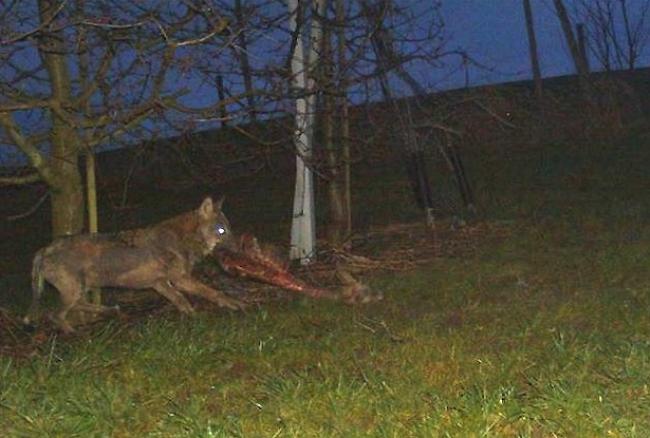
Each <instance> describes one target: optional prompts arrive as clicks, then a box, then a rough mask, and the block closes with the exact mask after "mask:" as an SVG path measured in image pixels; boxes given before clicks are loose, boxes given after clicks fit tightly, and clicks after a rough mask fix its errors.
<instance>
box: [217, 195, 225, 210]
mask: <svg viewBox="0 0 650 438" xmlns="http://www.w3.org/2000/svg"><path fill="white" fill-rule="evenodd" d="M225 200H226V197H225V196H221V198H219V199H218V200H217V202H216V207H217V210H221V207H222V206H223V201H225Z"/></svg>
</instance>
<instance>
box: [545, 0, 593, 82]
mask: <svg viewBox="0 0 650 438" xmlns="http://www.w3.org/2000/svg"><path fill="white" fill-rule="evenodd" d="M553 4H554V5H555V13H556V14H557V17H558V19H559V20H560V24H561V26H562V32H563V33H564V39H565V40H566V43H567V46H568V47H569V51H570V52H571V58H572V59H573V63H574V65H575V68H576V72H577V73H578V75H579V76H580V77H581V78H587V77H588V76H589V68H588V67H587V62H586V59H585V58H583V56H582V54H581V53H580V48H579V46H578V40H577V39H576V36H575V34H574V33H573V26H572V25H571V19H570V18H569V14H568V12H567V10H566V7H565V6H564V2H563V1H562V0H553Z"/></svg>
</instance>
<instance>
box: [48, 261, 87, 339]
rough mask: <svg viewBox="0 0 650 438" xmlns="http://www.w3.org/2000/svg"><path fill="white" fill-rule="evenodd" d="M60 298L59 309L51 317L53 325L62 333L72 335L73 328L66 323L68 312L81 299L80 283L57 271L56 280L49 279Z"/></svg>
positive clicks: (71, 275)
mask: <svg viewBox="0 0 650 438" xmlns="http://www.w3.org/2000/svg"><path fill="white" fill-rule="evenodd" d="M49 280H50V283H52V284H53V285H54V287H56V288H57V290H58V291H59V294H60V296H61V308H60V309H59V310H58V311H57V312H56V313H55V314H54V316H53V317H52V319H53V321H54V323H55V324H56V325H57V326H58V327H59V328H60V329H61V330H62V331H63V332H64V333H72V332H74V328H73V327H72V326H71V325H70V323H69V322H68V321H67V319H66V318H67V316H68V312H69V311H70V310H71V309H72V308H74V307H75V306H76V305H77V303H79V301H80V300H81V299H82V298H83V294H84V289H83V285H82V283H81V281H80V280H79V279H78V278H77V277H76V276H75V275H74V274H71V273H69V272H66V271H59V272H58V276H57V278H53V279H49Z"/></svg>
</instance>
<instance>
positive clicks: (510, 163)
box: [0, 134, 650, 437]
mask: <svg viewBox="0 0 650 438" xmlns="http://www.w3.org/2000/svg"><path fill="white" fill-rule="evenodd" d="M648 146H650V142H649V141H648V139H647V137H645V138H644V137H643V136H642V135H640V134H637V135H633V136H631V137H630V138H627V139H622V140H621V141H620V142H619V143H618V144H616V145H604V146H595V145H594V146H591V147H589V148H588V149H587V148H584V149H580V148H562V147H560V146H549V147H547V148H544V150H531V151H524V152H520V153H517V154H512V156H510V157H491V156H490V155H488V154H478V153H477V154H475V155H470V156H469V165H470V166H471V174H472V175H473V176H474V178H475V184H476V186H477V188H478V189H479V190H478V196H479V199H480V205H481V206H483V208H484V211H483V213H484V215H485V217H486V219H487V220H499V221H506V223H508V224H509V227H510V234H509V235H508V236H507V237H506V238H505V239H503V240H501V241H500V242H498V243H490V244H485V245H483V246H480V247H479V249H478V251H477V252H476V253H475V254H473V255H472V256H468V257H464V258H442V259H438V260H436V261H435V262H433V263H431V264H428V265H426V266H423V267H420V268H418V269H416V270H412V271H407V272H402V273H379V274H373V275H370V276H368V277H367V278H366V280H367V281H368V282H369V283H370V284H371V286H372V287H373V288H374V289H377V290H381V291H383V292H384V295H385V299H384V301H383V302H380V303H377V304H372V305H368V306H359V307H347V306H344V305H339V304H336V303H327V302H315V301H311V300H307V299H300V300H296V301H292V302H286V303H273V304H269V305H265V306H263V307H261V308H259V309H253V310H251V311H249V312H248V313H247V314H235V313H227V312H220V311H215V312H212V313H208V312H203V313H200V314H199V315H198V316H197V317H196V318H193V319H185V318H182V317H180V316H176V315H175V314H173V313H172V314H169V315H159V316H156V317H152V318H145V319H143V320H141V321H138V322H137V323H135V324H131V325H129V326H120V324H119V322H118V321H117V320H115V321H113V322H110V323H107V324H105V325H103V326H100V327H98V328H97V329H96V331H95V332H94V333H93V334H92V336H89V337H83V336H80V337H76V338H72V339H61V338H57V337H56V336H53V337H51V338H50V339H49V340H48V341H46V342H45V343H44V344H43V345H42V347H41V349H40V353H39V354H38V355H37V357H34V358H31V359H22V360H13V359H10V358H6V357H5V358H0V413H1V414H0V430H2V431H3V433H2V435H3V436H61V437H74V436H79V437H82V436H83V437H88V436H164V437H168V436H188V437H210V436H224V437H225V436H227V437H231V436H241V437H256V436H259V437H273V436H283V437H284V436H287V437H292V436H295V437H310V436H313V437H322V436H341V437H355V436H376V437H405V436H419V437H430V436H452V437H483V436H486V437H503V436H506V437H507V436H513V437H515V436H521V437H546V436H587V437H591V436H613V437H635V436H638V437H645V436H649V435H650V416H648V406H650V383H648V382H650V317H649V315H650V270H649V269H648V260H650V220H649V219H650V197H648V195H647V193H648V190H647V189H648V184H647V176H646V175H647V172H646V170H645V169H646V168H647V163H648V162H650V147H648ZM498 158H501V159H498ZM504 158H508V159H504ZM364 172H365V173H364ZM376 172H386V174H387V175H389V177H386V178H383V179H379V178H376V177H375V178H372V172H371V171H370V170H366V171H363V172H362V175H364V176H363V178H369V179H368V180H372V181H375V182H376V183H375V184H373V185H369V184H368V185H367V186H364V185H363V184H361V183H360V184H359V187H358V188H359V191H358V193H357V197H358V199H364V198H365V199H366V200H367V206H366V207H367V208H364V209H363V211H362V212H361V213H359V216H358V217H357V222H358V223H361V224H364V225H372V224H381V223H387V222H390V221H400V220H413V219H415V218H416V217H417V210H415V209H413V207H410V206H409V199H408V196H409V194H410V193H409V192H408V191H407V190H406V188H405V187H406V186H405V185H404V184H403V183H401V182H399V173H397V172H395V171H394V170H393V172H392V173H391V172H389V171H388V170H387V169H379V170H376ZM271 180H272V178H271ZM278 184H279V185H280V186H282V184H284V185H286V184H285V183H284V182H279V183H278ZM400 184H401V185H400ZM400 187H401V188H400ZM274 190H275V189H274ZM259 192H261V190H257V191H255V190H250V191H246V189H245V188H244V189H242V192H241V193H242V194H241V195H240V196H241V198H240V199H238V200H233V204H232V205H233V211H237V212H236V213H234V216H235V217H236V220H233V222H234V223H235V225H237V224H238V223H239V224H243V225H242V227H248V228H250V229H253V230H255V231H256V232H257V233H258V235H260V236H265V235H278V236H281V235H283V233H286V231H287V228H286V224H277V223H273V222H274V221H280V220H281V218H282V217H283V213H282V209H281V208H279V206H283V207H286V205H287V204H288V202H287V200H288V199H289V198H288V197H287V195H286V194H284V193H283V192H282V191H281V190H279V189H277V190H276V191H275V192H274V193H275V194H276V195H277V196H278V197H283V198H282V199H281V200H279V201H271V202H269V201H268V197H266V198H265V197H264V196H262V195H261V194H260V193H259ZM233 193H234V189H233ZM229 196H230V197H231V198H232V197H233V196H236V195H235V194H233V195H229ZM289 196H290V195H289ZM242 199H246V200H247V201H246V202H245V201H243V200H242ZM247 204H249V205H250V204H253V205H254V206H255V207H250V208H251V210H250V211H263V212H264V213H260V215H259V216H257V219H258V221H257V222H256V221H254V220H251V217H250V216H249V217H247V216H246V212H245V209H246V205H247ZM288 205H290V204H288ZM235 207H236V208H235ZM237 216H239V217H237ZM247 219H248V221H247Z"/></svg>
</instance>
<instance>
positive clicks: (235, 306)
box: [217, 297, 247, 310]
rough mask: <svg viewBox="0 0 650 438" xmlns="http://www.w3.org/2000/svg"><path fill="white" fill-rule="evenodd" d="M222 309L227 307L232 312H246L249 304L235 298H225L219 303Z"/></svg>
mask: <svg viewBox="0 0 650 438" xmlns="http://www.w3.org/2000/svg"><path fill="white" fill-rule="evenodd" d="M217 304H219V306H220V307H227V308H228V309H230V310H246V307H247V304H246V303H244V302H243V301H239V300H237V299H235V298H230V297H224V298H221V299H220V300H219V302H218V303H217Z"/></svg>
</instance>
